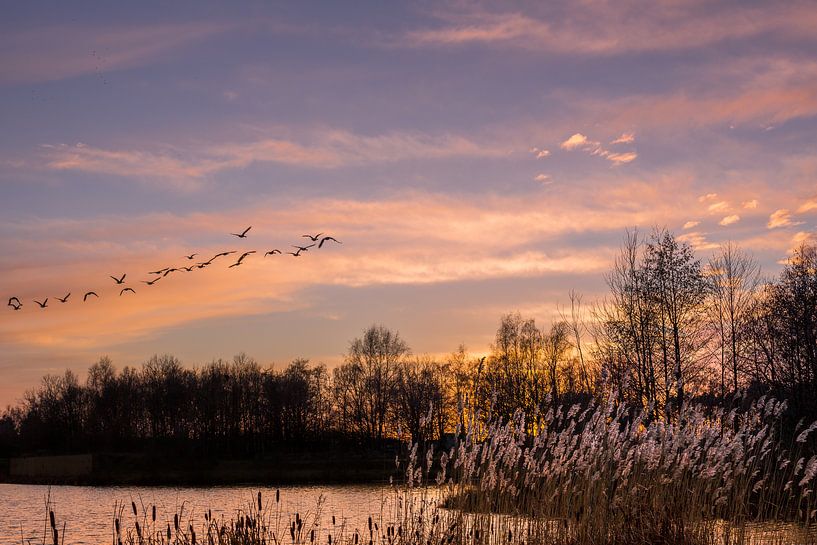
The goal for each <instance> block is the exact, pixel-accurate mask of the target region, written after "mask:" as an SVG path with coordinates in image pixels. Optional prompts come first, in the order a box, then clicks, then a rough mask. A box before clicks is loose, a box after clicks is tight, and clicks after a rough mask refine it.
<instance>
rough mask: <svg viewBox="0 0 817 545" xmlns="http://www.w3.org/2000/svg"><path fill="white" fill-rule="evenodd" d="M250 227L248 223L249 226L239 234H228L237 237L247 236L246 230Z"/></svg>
mask: <svg viewBox="0 0 817 545" xmlns="http://www.w3.org/2000/svg"><path fill="white" fill-rule="evenodd" d="M250 229H252V225H250V226H249V227H247V228H246V229H244V231H243V232H242V233H241V234H240V235H239V234H238V233H230V234H231V235H233V236H234V237H238V238H247V231H249V230H250Z"/></svg>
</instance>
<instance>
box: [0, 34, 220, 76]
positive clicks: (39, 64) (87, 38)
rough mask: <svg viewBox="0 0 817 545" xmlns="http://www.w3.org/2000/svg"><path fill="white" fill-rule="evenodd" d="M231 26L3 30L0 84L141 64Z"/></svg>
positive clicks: (0, 53) (0, 41)
mask: <svg viewBox="0 0 817 545" xmlns="http://www.w3.org/2000/svg"><path fill="white" fill-rule="evenodd" d="M233 27H234V25H230V24H218V23H210V22H191V23H173V24H157V25H144V26H134V25H128V26H123V27H120V28H111V27H107V26H106V27H82V26H69V25H59V26H51V27H44V28H38V29H36V30H9V31H7V32H5V33H4V34H3V36H2V37H0V65H2V66H3V70H2V72H0V84H18V83H30V82H39V81H54V80H59V79H64V78H70V77H76V76H81V75H84V74H93V73H100V72H108V71H114V70H121V69H124V68H132V67H136V66H142V65H144V64H148V63H150V62H153V61H155V60H157V59H159V58H160V57H162V56H166V55H168V54H169V52H173V51H177V50H178V49H179V48H181V47H185V46H188V45H191V44H193V43H195V42H198V41H201V40H204V39H206V38H209V37H211V36H214V35H216V34H219V33H221V32H225V31H227V30H230V29H232V28H233Z"/></svg>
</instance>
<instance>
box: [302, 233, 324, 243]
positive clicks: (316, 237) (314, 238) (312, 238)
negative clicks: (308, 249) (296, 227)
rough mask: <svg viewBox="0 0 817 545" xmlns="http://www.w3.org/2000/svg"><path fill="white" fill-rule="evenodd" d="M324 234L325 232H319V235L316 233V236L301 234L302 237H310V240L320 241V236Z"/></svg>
mask: <svg viewBox="0 0 817 545" xmlns="http://www.w3.org/2000/svg"><path fill="white" fill-rule="evenodd" d="M322 234H323V233H318V234H317V235H315V236H314V237H313V236H312V235H301V238H308V239H309V240H311V241H312V242H318V239H319V238H321V235H322Z"/></svg>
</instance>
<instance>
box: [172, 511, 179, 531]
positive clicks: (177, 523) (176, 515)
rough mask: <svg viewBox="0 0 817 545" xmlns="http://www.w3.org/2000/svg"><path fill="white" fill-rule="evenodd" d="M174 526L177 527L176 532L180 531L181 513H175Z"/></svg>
mask: <svg viewBox="0 0 817 545" xmlns="http://www.w3.org/2000/svg"><path fill="white" fill-rule="evenodd" d="M173 527H174V528H175V529H176V533H178V532H179V514H178V513H176V514H174V515H173Z"/></svg>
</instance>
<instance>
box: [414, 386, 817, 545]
mask: <svg viewBox="0 0 817 545" xmlns="http://www.w3.org/2000/svg"><path fill="white" fill-rule="evenodd" d="M784 409H785V403H783V402H778V401H775V400H773V399H766V398H763V399H760V400H758V401H756V402H754V403H752V404H751V406H749V407H748V408H746V409H745V410H740V411H738V410H733V411H730V412H726V411H724V410H706V409H705V408H703V407H700V406H695V405H689V406H686V407H685V408H684V409H683V410H682V411H681V412H680V414H677V415H676V416H675V418H674V419H673V420H672V421H670V422H668V421H665V420H659V419H655V418H650V414H651V411H649V410H647V411H636V412H631V411H628V409H626V408H625V407H624V406H622V405H619V404H616V403H614V402H612V401H611V402H609V403H607V404H602V405H596V406H593V407H590V408H587V409H584V410H582V409H581V408H580V407H579V406H572V407H564V408H561V409H555V410H552V411H551V412H549V413H548V414H546V415H545V416H544V418H543V419H538V420H540V421H541V422H543V424H541V425H539V426H536V427H534V428H533V431H528V432H526V431H525V430H526V429H527V430H530V429H531V426H526V422H525V415H523V414H521V413H517V415H516V416H515V418H513V419H512V420H511V421H510V422H494V423H491V424H489V425H487V426H486V427H479V425H478V424H475V425H474V426H472V427H471V428H469V429H467V430H462V431H463V432H464V436H463V437H462V439H461V440H460V441H459V443H458V444H457V445H456V446H454V447H453V448H451V449H450V450H448V451H446V452H444V453H442V455H441V456H440V463H439V465H440V469H439V470H438V471H437V472H436V482H437V483H438V484H439V485H442V486H444V488H445V490H446V495H447V498H448V500H447V502H446V507H448V508H449V509H452V510H454V511H459V512H486V513H489V512H493V513H506V514H510V515H514V516H516V517H523V518H524V520H525V521H526V523H525V531H526V533H528V534H531V535H533V536H535V540H536V542H541V543H555V544H566V545H567V544H576V545H580V544H611V545H616V544H622V545H624V544H631V543H678V544H687V543H688V544H715V543H729V544H731V543H744V542H747V541H748V540H749V537H747V536H754V537H757V535H758V533H759V532H761V530H760V529H762V528H766V529H769V528H771V526H770V525H768V524H767V523H770V522H777V523H787V524H786V525H785V528H786V532H784V535H780V536H779V539H781V540H782V541H784V542H791V543H804V542H815V536H814V523H815V514H817V510H815V499H814V477H815V474H817V457H815V456H812V457H810V458H809V459H808V460H806V459H805V458H803V457H802V456H801V455H800V454H799V453H800V451H801V450H802V448H801V447H802V446H803V444H804V443H805V442H806V441H807V440H808V436H809V434H810V433H811V432H812V431H814V429H815V428H817V423H815V424H813V425H811V426H809V427H808V428H806V429H798V430H797V432H796V434H797V436H796V439H795V440H794V441H791V442H790V444H788V445H784V444H783V441H782V439H781V437H780V429H781V426H782V414H783V411H784ZM473 421H474V422H479V419H473ZM428 454H429V453H426V456H425V457H424V458H425V459H424V460H422V463H421V464H418V459H420V458H422V457H419V456H415V457H414V458H413V464H412V465H410V467H409V468H408V469H407V481H408V484H409V485H411V484H413V483H414V482H423V479H424V478H425V479H427V478H428V476H429V475H431V471H430V469H431V468H430V466H431V461H432V459H433V456H429V455H428ZM764 524H766V525H765V526H764ZM778 531H779V529H778Z"/></svg>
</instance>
